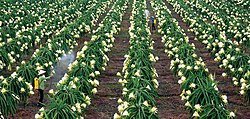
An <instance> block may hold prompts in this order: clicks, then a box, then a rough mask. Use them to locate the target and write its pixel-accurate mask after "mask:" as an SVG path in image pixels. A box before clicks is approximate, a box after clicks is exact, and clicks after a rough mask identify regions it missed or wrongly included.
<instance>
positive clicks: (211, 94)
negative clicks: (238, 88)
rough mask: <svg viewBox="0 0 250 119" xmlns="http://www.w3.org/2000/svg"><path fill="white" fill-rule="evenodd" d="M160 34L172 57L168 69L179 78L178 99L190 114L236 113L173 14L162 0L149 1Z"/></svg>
mask: <svg viewBox="0 0 250 119" xmlns="http://www.w3.org/2000/svg"><path fill="white" fill-rule="evenodd" d="M151 4H152V6H153V8H154V10H155V13H156V18H157V19H158V21H160V22H159V32H160V33H161V34H162V35H163V37H162V42H163V43H164V44H165V47H166V50H165V52H166V53H167V54H168V56H169V57H170V58H171V59H172V60H171V64H170V69H171V70H172V71H173V72H174V74H175V75H176V76H177V77H179V78H180V80H179V81H178V83H179V84H180V86H181V89H182V93H181V95H180V96H181V99H182V100H184V101H186V103H185V107H186V108H187V109H188V110H189V111H190V113H191V114H192V118H217V119H220V118H234V116H235V114H234V113H233V112H230V111H229V110H227V109H226V108H225V105H226V104H227V96H226V95H220V93H219V91H218V88H217V85H216V82H215V81H214V77H213V76H212V74H209V72H208V69H207V68H206V66H205V63H204V62H203V60H202V59H201V58H200V57H198V56H197V54H196V53H195V46H194V44H191V45H190V44H189V40H188V37H187V36H186V34H185V33H184V31H183V29H181V28H180V26H178V22H177V20H176V19H174V18H172V16H171V12H170V11H169V10H168V9H167V7H166V6H165V4H164V2H163V1H162V0H155V1H152V2H151Z"/></svg>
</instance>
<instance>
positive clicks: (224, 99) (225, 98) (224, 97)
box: [221, 95, 227, 104]
mask: <svg viewBox="0 0 250 119" xmlns="http://www.w3.org/2000/svg"><path fill="white" fill-rule="evenodd" d="M221 98H222V101H223V102H224V103H225V104H226V103H227V96H226V95H222V96H221Z"/></svg>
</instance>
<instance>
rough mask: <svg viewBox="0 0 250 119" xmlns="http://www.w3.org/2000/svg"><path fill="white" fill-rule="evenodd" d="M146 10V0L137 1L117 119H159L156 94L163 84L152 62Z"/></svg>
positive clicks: (116, 114)
mask: <svg viewBox="0 0 250 119" xmlns="http://www.w3.org/2000/svg"><path fill="white" fill-rule="evenodd" d="M145 9H146V0H134V1H133V4H132V16H131V17H130V20H131V21H130V24H131V26H130V27H129V34H130V41H129V42H130V48H129V51H128V54H127V55H125V58H126V59H125V61H124V64H123V65H124V66H123V69H122V73H120V72H118V73H117V75H118V76H119V77H121V79H119V83H121V84H122V86H123V92H122V94H123V98H122V99H121V98H120V99H119V100H118V103H119V106H118V113H115V114H114V119H120V118H121V119H123V118H124V119H128V118H133V119H146V118H150V119H157V118H159V116H158V113H157V108H156V101H155V97H157V88H158V86H159V84H158V81H157V80H156V78H157V74H156V70H155V69H154V68H153V66H152V63H153V62H155V61H156V59H158V58H155V57H154V56H153V54H152V51H153V41H152V39H151V38H150V34H151V33H150V30H149V28H148V24H147V22H148V21H147V20H146V19H145V18H144V16H143V13H144V10H145Z"/></svg>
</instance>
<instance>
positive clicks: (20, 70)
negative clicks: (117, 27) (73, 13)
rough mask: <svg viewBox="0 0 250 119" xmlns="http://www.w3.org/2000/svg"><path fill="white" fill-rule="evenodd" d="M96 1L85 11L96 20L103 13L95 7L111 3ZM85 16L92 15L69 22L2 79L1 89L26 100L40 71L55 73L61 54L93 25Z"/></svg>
mask: <svg viewBox="0 0 250 119" xmlns="http://www.w3.org/2000/svg"><path fill="white" fill-rule="evenodd" d="M96 3H98V2H91V3H90V4H89V5H88V6H89V9H88V10H87V11H84V13H83V14H85V13H86V14H88V13H89V12H91V13H93V14H95V15H93V17H92V18H93V19H94V20H95V18H96V17H97V16H98V15H101V13H97V12H98V11H97V12H93V11H96V10H95V9H102V8H103V7H104V8H105V6H107V4H110V2H100V3H98V4H96ZM78 4H79V3H78ZM79 5H80V6H82V7H84V6H85V5H84V4H79ZM99 12H100V10H99ZM88 15H92V14H88ZM85 17H90V16H84V15H83V16H81V17H79V18H78V19H77V20H75V21H72V22H71V23H69V25H68V26H64V27H63V28H62V29H61V30H60V33H59V34H58V35H56V36H54V37H53V39H52V40H48V43H46V44H45V46H44V47H41V48H40V49H37V50H36V52H35V53H34V54H33V56H32V58H31V60H30V61H29V62H24V61H23V62H22V65H21V66H20V67H17V71H16V72H14V73H12V74H11V76H10V77H8V78H3V79H2V80H1V81H2V82H1V87H0V89H1V90H4V91H5V92H12V93H13V96H15V95H16V96H18V98H16V99H18V100H17V101H19V100H21V101H26V100H27V98H28V96H29V95H30V94H33V93H34V92H33V87H32V85H31V84H32V83H33V79H34V78H35V77H37V76H38V74H39V71H40V70H45V71H46V75H50V74H51V72H52V73H53V71H51V69H53V66H52V65H53V64H54V63H56V62H57V61H59V60H60V57H61V56H63V55H64V54H65V53H66V52H68V51H70V49H72V48H73V47H74V46H75V45H77V43H76V39H78V37H80V35H83V34H84V33H85V32H88V28H89V26H91V24H85V23H84V22H83V21H85ZM82 29H84V30H82ZM0 104H2V103H0ZM13 105H14V103H13ZM15 108H16V107H15ZM6 109H7V108H6ZM1 112H5V111H1ZM9 112H10V111H9ZM13 112H14V111H11V113H13ZM5 116H6V115H5Z"/></svg>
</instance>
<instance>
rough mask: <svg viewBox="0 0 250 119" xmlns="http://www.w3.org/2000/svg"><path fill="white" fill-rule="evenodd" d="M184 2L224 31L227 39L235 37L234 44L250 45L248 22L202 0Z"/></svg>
mask: <svg viewBox="0 0 250 119" xmlns="http://www.w3.org/2000/svg"><path fill="white" fill-rule="evenodd" d="M186 4H187V5H189V6H190V7H191V8H193V9H194V10H195V11H197V12H198V13H199V15H201V17H203V18H208V19H209V20H210V21H211V23H213V24H215V25H216V26H217V28H218V29H219V30H220V31H222V32H225V35H226V36H227V37H228V38H227V39H235V40H236V41H237V42H236V44H238V43H240V44H243V45H246V46H248V47H250V26H249V24H246V23H245V24H244V23H242V22H241V21H240V20H237V17H231V16H229V15H227V14H226V13H225V12H224V11H222V10H219V9H218V7H216V6H214V5H213V4H207V3H206V2H204V1H198V0H195V1H187V2H186ZM245 14H246V13H245Z"/></svg>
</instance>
